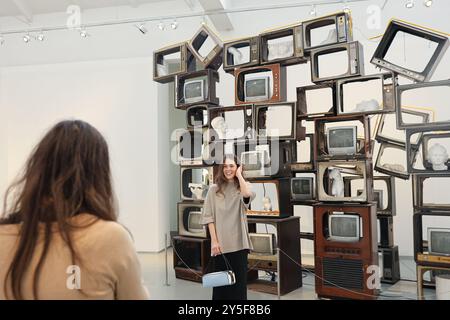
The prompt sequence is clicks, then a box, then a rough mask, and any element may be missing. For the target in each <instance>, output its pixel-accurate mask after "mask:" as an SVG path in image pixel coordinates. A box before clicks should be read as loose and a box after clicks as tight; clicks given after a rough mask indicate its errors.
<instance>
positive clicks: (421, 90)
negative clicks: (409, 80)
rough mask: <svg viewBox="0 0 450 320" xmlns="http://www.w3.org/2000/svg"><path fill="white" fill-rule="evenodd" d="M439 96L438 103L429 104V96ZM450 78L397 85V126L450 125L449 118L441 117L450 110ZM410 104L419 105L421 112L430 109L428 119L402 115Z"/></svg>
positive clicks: (399, 127) (403, 127)
mask: <svg viewBox="0 0 450 320" xmlns="http://www.w3.org/2000/svg"><path fill="white" fill-rule="evenodd" d="M433 96H434V97H439V103H438V104H436V105H435V104H432V105H430V101H431V100H430V97H433ZM449 103H450V80H440V81H432V82H425V83H413V84H406V85H400V86H398V87H397V128H398V129H407V128H418V127H422V128H428V127H429V126H430V125H443V126H449V125H450V118H449V117H443V116H442V115H447V114H448V110H450V105H449ZM411 106H419V108H420V109H422V110H423V111H422V110H420V109H419V111H422V112H426V111H428V112H429V110H431V111H432V114H433V116H434V117H433V118H432V119H430V121H427V122H424V121H420V120H419V121H417V119H407V118H404V117H403V111H404V110H405V109H406V108H408V107H411Z"/></svg>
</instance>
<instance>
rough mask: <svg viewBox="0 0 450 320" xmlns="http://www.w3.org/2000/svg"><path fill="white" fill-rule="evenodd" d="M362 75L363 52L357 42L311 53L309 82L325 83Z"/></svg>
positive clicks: (319, 49) (315, 50)
mask: <svg viewBox="0 0 450 320" xmlns="http://www.w3.org/2000/svg"><path fill="white" fill-rule="evenodd" d="M363 75H364V51H363V46H362V45H361V43H360V42H358V41H353V42H349V43H342V44H336V45H333V46H328V47H324V48H318V49H314V50H312V51H311V81H312V82H314V83H316V84H318V83H321V82H325V81H330V80H337V79H344V78H351V77H356V76H363Z"/></svg>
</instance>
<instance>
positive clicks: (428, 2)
mask: <svg viewBox="0 0 450 320" xmlns="http://www.w3.org/2000/svg"><path fill="white" fill-rule="evenodd" d="M423 5H424V6H425V7H427V8H429V7H431V6H432V5H433V0H425V1H424V2H423Z"/></svg>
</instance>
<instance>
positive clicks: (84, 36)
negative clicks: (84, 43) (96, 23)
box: [80, 28, 90, 39]
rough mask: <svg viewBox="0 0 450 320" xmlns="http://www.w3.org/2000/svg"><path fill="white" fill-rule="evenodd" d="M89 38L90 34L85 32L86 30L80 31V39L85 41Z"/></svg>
mask: <svg viewBox="0 0 450 320" xmlns="http://www.w3.org/2000/svg"><path fill="white" fill-rule="evenodd" d="M89 36H90V34H89V33H88V32H87V30H86V28H81V29H80V37H81V38H83V39H86V38H87V37H89Z"/></svg>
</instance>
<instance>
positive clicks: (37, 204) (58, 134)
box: [0, 120, 117, 299]
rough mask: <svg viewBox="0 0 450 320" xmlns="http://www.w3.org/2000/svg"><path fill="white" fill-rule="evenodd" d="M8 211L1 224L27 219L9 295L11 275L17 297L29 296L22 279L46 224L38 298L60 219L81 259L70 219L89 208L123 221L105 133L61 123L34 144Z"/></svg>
mask: <svg viewBox="0 0 450 320" xmlns="http://www.w3.org/2000/svg"><path fill="white" fill-rule="evenodd" d="M12 194H13V199H11V200H12V201H11V204H10V206H8V199H9V197H10V196H11V195H12ZM3 211H4V212H3V215H4V216H3V218H2V219H1V220H0V224H11V223H14V224H19V223H20V224H21V227H20V233H19V240H18V246H17V250H16V252H15V255H14V258H13V260H12V262H11V265H10V266H9V269H8V272H7V274H6V278H5V285H4V288H3V289H4V290H5V295H6V296H7V295H8V291H7V285H6V284H7V283H8V280H9V279H10V285H11V291H12V295H13V298H15V299H23V294H22V280H23V278H24V276H25V273H26V272H27V270H28V268H29V265H30V261H31V259H32V257H33V254H34V251H35V248H36V244H37V242H38V236H39V232H38V231H39V224H40V223H41V224H43V226H44V230H45V232H44V244H43V250H42V254H41V256H40V258H39V261H38V264H37V266H36V268H35V270H34V271H33V272H34V275H33V295H34V298H36V299H37V298H38V292H37V283H38V280H39V275H40V270H41V268H42V266H43V262H44V260H45V257H46V255H47V253H48V248H49V244H50V241H51V238H52V233H51V226H52V223H56V224H57V227H58V229H59V231H60V233H61V237H62V239H63V240H64V241H65V242H66V244H67V245H68V247H69V249H70V252H71V255H72V261H73V262H74V264H75V261H77V262H78V263H80V261H81V258H80V257H78V256H77V254H76V252H75V250H74V246H73V244H72V241H71V233H72V231H73V229H74V228H75V227H76V226H74V225H71V224H70V222H69V218H71V217H74V216H76V215H78V214H80V213H89V214H92V215H94V216H96V217H97V218H99V219H102V220H108V221H116V220H117V216H116V210H115V202H114V194H113V189H112V182H111V172H110V164H109V151H108V145H107V143H106V141H105V139H104V138H103V136H102V135H101V134H100V132H98V131H97V129H95V128H94V127H92V126H91V125H90V124H88V123H86V122H84V121H80V120H68V121H62V122H60V123H58V124H56V125H55V126H54V127H53V128H52V129H51V130H50V131H49V132H48V133H47V134H46V135H45V136H44V138H43V139H42V140H41V141H40V142H39V144H38V145H37V146H36V147H35V148H34V150H33V152H32V153H31V155H30V157H29V158H28V160H27V162H26V165H25V168H24V170H23V173H22V174H21V176H20V177H19V178H18V179H17V181H16V182H15V183H13V184H12V185H11V186H10V187H9V188H8V190H7V192H6V195H5V200H4V207H3ZM94 222H95V221H94ZM91 224H92V223H91ZM89 225H90V224H89ZM86 226H87V225H86ZM83 227H85V226H83Z"/></svg>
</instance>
